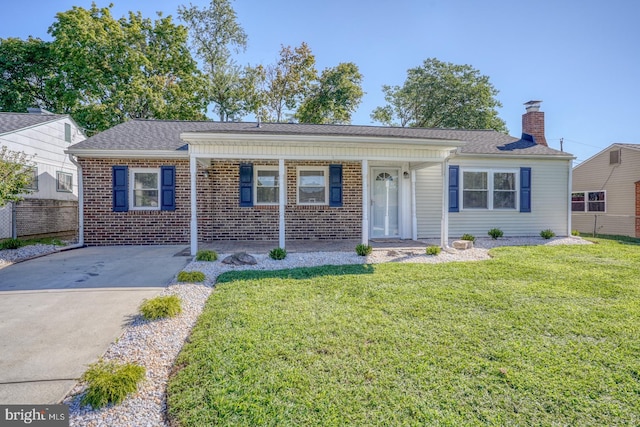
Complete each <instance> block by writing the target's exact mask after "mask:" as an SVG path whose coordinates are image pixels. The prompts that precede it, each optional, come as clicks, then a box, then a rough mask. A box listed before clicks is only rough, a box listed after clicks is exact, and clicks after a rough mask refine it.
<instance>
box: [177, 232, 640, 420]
mask: <svg viewBox="0 0 640 427" xmlns="http://www.w3.org/2000/svg"><path fill="white" fill-rule="evenodd" d="M597 242H598V244H597V245H588V246H586V245H585V246H549V247H547V246H537V247H503V248H497V249H495V250H493V251H492V254H493V255H494V258H493V259H492V260H490V261H484V262H476V263H448V264H435V265H428V264H393V263H390V264H383V265H376V266H366V265H364V266H363V265H353V266H341V267H320V268H310V269H296V270H284V271H279V272H257V271H250V272H249V271H247V272H233V273H227V274H225V275H223V276H221V277H220V279H219V283H218V285H217V286H216V290H215V291H214V292H213V294H212V295H211V297H210V299H209V301H208V302H207V305H206V307H205V309H204V311H203V314H202V315H201V317H200V319H199V320H198V322H197V325H196V327H195V328H194V330H193V333H192V336H191V337H190V340H189V343H188V344H186V345H185V347H184V348H183V351H182V352H181V354H180V356H179V358H178V360H177V366H176V374H175V375H174V376H173V377H172V378H171V380H170V384H169V387H168V407H169V415H170V417H171V418H172V419H174V420H176V421H177V422H178V425H182V426H201V425H244V426H249V425H271V426H276V425H277V426H289V425H304V426H342V425H443V426H458V425H465V426H466V425H471V426H474V425H478V426H486V425H489V426H503V425H519V426H525V425H527V426H528V425H557V426H560V425H580V426H601V425H639V424H640V415H639V414H640V279H639V274H638V266H640V247H638V246H637V245H630V244H625V243H624V242H622V243H621V242H618V241H613V240H597Z"/></svg>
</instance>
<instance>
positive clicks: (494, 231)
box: [487, 228, 504, 240]
mask: <svg viewBox="0 0 640 427" xmlns="http://www.w3.org/2000/svg"><path fill="white" fill-rule="evenodd" d="M487 234H488V235H489V236H491V238H492V239H493V240H497V239H498V238H499V237H502V236H504V233H503V232H502V230H500V229H499V228H492V229H491V230H489V232H488V233H487Z"/></svg>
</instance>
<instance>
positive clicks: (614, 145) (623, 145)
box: [573, 142, 640, 170]
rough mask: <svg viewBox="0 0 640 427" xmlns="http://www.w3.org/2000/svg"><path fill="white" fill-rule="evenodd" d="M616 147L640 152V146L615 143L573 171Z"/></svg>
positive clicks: (576, 167)
mask: <svg viewBox="0 0 640 427" xmlns="http://www.w3.org/2000/svg"><path fill="white" fill-rule="evenodd" d="M614 147H620V148H628V149H630V150H638V151H640V144H627V143H623V142H614V143H613V144H611V145H610V146H608V147H607V148H604V149H602V150H600V151H598V152H597V153H596V154H594V155H593V156H591V157H589V158H588V159H587V160H585V161H584V162H582V163H580V164H579V165H576V166H575V167H574V168H573V169H574V170H575V169H578V168H579V167H580V166H582V165H586V164H587V163H589V162H590V161H591V160H593V159H595V158H596V157H598V156H600V155H602V154H604V153H606V152H608V151H610V150H611V149H612V148H614Z"/></svg>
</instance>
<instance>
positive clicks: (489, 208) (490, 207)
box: [460, 168, 520, 212]
mask: <svg viewBox="0 0 640 427" xmlns="http://www.w3.org/2000/svg"><path fill="white" fill-rule="evenodd" d="M460 169H461V170H460V210H461V211H463V210H467V211H480V212H483V211H499V212H517V211H518V207H519V206H520V170H519V169H483V168H460ZM465 172H484V173H486V174H487V199H488V200H487V207H486V208H465V206H464V190H465V188H464V173H465ZM496 173H512V174H513V175H514V176H515V183H514V185H515V193H516V200H515V203H514V207H513V208H494V207H493V193H494V191H495V188H494V185H493V184H494V182H493V181H494V175H495V174H496Z"/></svg>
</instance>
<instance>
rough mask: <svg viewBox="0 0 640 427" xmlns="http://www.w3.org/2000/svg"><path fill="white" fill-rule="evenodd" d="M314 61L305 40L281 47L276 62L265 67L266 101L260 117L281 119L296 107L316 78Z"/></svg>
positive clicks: (271, 119) (277, 120)
mask: <svg viewBox="0 0 640 427" xmlns="http://www.w3.org/2000/svg"><path fill="white" fill-rule="evenodd" d="M315 63H316V58H315V56H313V54H312V53H311V49H310V48H309V46H308V45H307V44H306V43H304V42H303V43H302V44H301V45H300V46H298V47H296V48H291V46H286V47H285V46H282V47H281V49H280V58H279V59H278V62H277V63H276V64H275V65H270V66H267V67H266V69H265V70H266V71H265V76H266V77H265V87H264V96H265V101H266V104H265V110H263V112H262V114H261V116H262V118H264V119H265V120H269V121H275V122H280V121H282V120H283V119H284V118H285V115H286V113H287V111H288V110H289V111H295V110H296V109H297V108H298V106H299V105H300V103H301V102H302V100H303V99H304V98H305V97H306V96H307V95H308V94H309V91H310V89H311V85H312V83H313V81H314V80H316V78H317V75H318V73H317V71H316V69H315Z"/></svg>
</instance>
